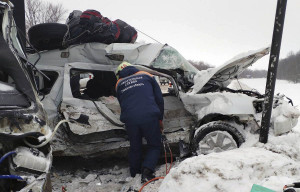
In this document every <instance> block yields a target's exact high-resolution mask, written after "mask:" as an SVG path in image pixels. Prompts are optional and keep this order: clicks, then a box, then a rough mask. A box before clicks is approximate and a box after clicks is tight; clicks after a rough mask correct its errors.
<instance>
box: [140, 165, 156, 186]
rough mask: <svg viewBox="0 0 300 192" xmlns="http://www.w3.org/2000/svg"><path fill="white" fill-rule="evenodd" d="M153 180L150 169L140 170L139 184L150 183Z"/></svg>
mask: <svg viewBox="0 0 300 192" xmlns="http://www.w3.org/2000/svg"><path fill="white" fill-rule="evenodd" d="M153 178H155V176H154V174H153V171H152V170H151V169H148V168H147V167H144V168H143V169H142V179H141V182H142V183H145V182H147V181H150V180H151V179H153Z"/></svg>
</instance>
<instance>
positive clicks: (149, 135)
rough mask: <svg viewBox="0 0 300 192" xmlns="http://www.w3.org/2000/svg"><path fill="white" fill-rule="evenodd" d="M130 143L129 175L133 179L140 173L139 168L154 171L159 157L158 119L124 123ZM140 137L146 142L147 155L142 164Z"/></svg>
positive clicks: (159, 136) (159, 135)
mask: <svg viewBox="0 0 300 192" xmlns="http://www.w3.org/2000/svg"><path fill="white" fill-rule="evenodd" d="M126 130H127V133H128V136H129V141H130V151H129V165H130V174H131V176H132V177H134V176H135V175H136V174H137V173H141V167H147V168H149V169H151V170H152V171H154V169H155V166H156V164H157V161H158V159H159V157H160V149H161V132H160V128H159V120H158V118H147V119H145V120H144V121H142V123H140V122H139V123H135V122H134V121H129V122H126ZM142 137H144V138H145V139H146V141H147V153H146V156H145V159H144V161H143V163H142Z"/></svg>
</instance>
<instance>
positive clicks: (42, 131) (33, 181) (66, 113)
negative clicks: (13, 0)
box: [0, 2, 300, 192]
mask: <svg viewBox="0 0 300 192" xmlns="http://www.w3.org/2000/svg"><path fill="white" fill-rule="evenodd" d="M0 5H1V12H0V13H1V17H0V18H1V22H2V34H1V37H0V40H1V42H0V48H1V52H0V57H1V62H0V67H1V68H0V69H1V82H0V83H1V84H0V85H1V87H0V94H1V99H2V100H1V109H0V113H1V120H0V121H1V126H0V153H1V156H2V158H3V160H2V158H1V160H0V168H1V169H0V189H1V190H4V191H9V190H13V191H30V190H32V191H34V192H35V191H47V190H49V188H47V187H49V182H50V180H49V171H50V167H51V163H52V154H54V155H61V156H84V157H93V156H102V157H104V156H105V155H116V154H118V155H119V154H126V153H124V152H126V151H127V150H128V147H129V141H128V139H127V134H126V130H125V128H124V124H123V123H122V122H120V120H119V115H120V106H119V103H118V101H117V99H116V97H115V83H116V81H117V80H116V77H115V75H114V71H115V69H116V67H117V66H118V65H119V64H120V63H121V62H122V61H123V60H125V61H128V62H130V63H132V64H133V65H134V66H135V67H137V68H138V69H140V70H144V71H147V72H149V73H151V74H153V75H154V76H156V77H157V79H159V78H165V79H167V80H168V81H169V82H171V84H172V88H169V89H168V90H167V91H166V90H162V91H163V97H164V101H165V114H164V126H165V130H164V132H165V134H166V137H167V138H168V140H169V142H170V145H171V146H172V147H173V148H175V149H177V150H174V151H175V153H177V155H180V156H185V155H187V154H195V155H197V154H208V153H211V152H221V151H226V150H230V149H235V148H237V147H239V146H241V144H242V143H243V142H244V141H245V132H246V131H249V130H251V132H252V133H256V132H257V131H258V130H259V128H260V120H261V112H262V107H263V99H264V96H263V95H262V94H260V93H258V92H256V91H253V90H252V89H249V88H245V87H246V86H245V85H243V86H242V85H240V87H237V86H234V83H231V84H230V82H231V81H232V79H233V78H235V77H237V76H238V75H239V74H241V73H242V72H243V71H244V70H245V69H246V68H247V67H248V66H250V65H252V64H253V63H254V62H256V61H257V60H258V59H260V58H262V57H263V56H265V55H267V54H268V53H269V48H264V49H260V50H257V51H252V52H248V53H246V54H243V55H239V56H238V57H236V58H234V59H233V60H232V61H230V62H227V63H225V64H224V65H223V66H220V67H217V68H212V69H208V70H203V71H198V70H197V69H196V68H195V67H194V66H192V65H191V64H190V63H189V62H188V61H187V60H185V59H184V58H183V57H182V56H181V55H180V53H179V52H178V51H176V50H175V49H174V48H172V47H171V46H169V45H166V44H159V43H152V44H145V43H134V44H133V43H112V44H109V45H107V44H103V43H96V42H88V43H83V44H76V45H72V46H69V47H67V48H65V49H53V50H43V51H40V52H38V53H34V54H29V55H28V57H27V56H26V54H25V52H24V51H23V50H22V47H21V46H20V43H19V41H18V38H17V36H16V33H17V31H16V27H15V24H14V21H13V18H12V14H11V8H10V6H11V5H10V4H7V3H3V2H1V3H0ZM83 81H84V82H83ZM273 108H274V109H273V114H272V127H273V129H274V132H275V134H277V135H280V134H283V133H286V132H288V131H289V130H291V128H293V127H294V126H295V125H296V124H297V121H298V117H299V115H300V113H299V111H298V110H297V109H296V108H295V107H293V106H292V105H290V104H289V101H288V100H285V97H283V96H281V95H278V96H276V97H275V102H274V105H273ZM55 133H56V134H55ZM53 136H54V138H53ZM52 138H53V140H52ZM50 140H52V141H51V146H50V145H49V142H50ZM4 176H6V179H8V180H3V178H4ZM49 191H51V189H50V190H49Z"/></svg>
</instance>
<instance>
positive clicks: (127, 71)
mask: <svg viewBox="0 0 300 192" xmlns="http://www.w3.org/2000/svg"><path fill="white" fill-rule="evenodd" d="M119 76H120V79H119V81H118V82H117V84H116V91H117V98H118V100H119V103H120V105H121V117H120V120H121V121H122V122H124V123H126V122H135V123H142V122H143V121H144V119H145V118H154V117H157V119H159V120H162V119H163V115H164V100H163V97H162V93H161V90H160V87H159V85H158V83H157V82H156V80H155V79H154V77H153V76H152V75H151V74H150V73H147V72H144V71H139V70H138V69H136V68H135V67H133V66H127V67H125V68H124V69H123V70H122V71H120V74H119Z"/></svg>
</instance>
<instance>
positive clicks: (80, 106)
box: [60, 62, 127, 143]
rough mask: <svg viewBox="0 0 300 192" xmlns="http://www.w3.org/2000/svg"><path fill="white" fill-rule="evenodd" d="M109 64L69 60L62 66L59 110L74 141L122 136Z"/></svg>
mask: <svg viewBox="0 0 300 192" xmlns="http://www.w3.org/2000/svg"><path fill="white" fill-rule="evenodd" d="M113 69H114V68H113V66H111V65H101V64H90V63H78V62H77V63H69V64H66V65H65V71H64V87H63V100H62V104H61V108H60V110H61V112H62V114H63V115H64V117H65V119H67V120H69V121H70V122H69V123H68V125H69V127H68V128H69V131H70V133H71V134H70V135H71V136H73V138H74V139H75V140H76V142H83V143H85V142H89V143H94V142H102V141H107V140H112V139H119V138H123V139H124V138H126V137H127V134H126V131H125V129H124V124H123V123H122V122H121V121H120V120H119V117H120V112H121V109H120V106H119V102H118V100H117V98H116V97H115V92H114V85H115V82H116V78H115V76H114V70H113Z"/></svg>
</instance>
